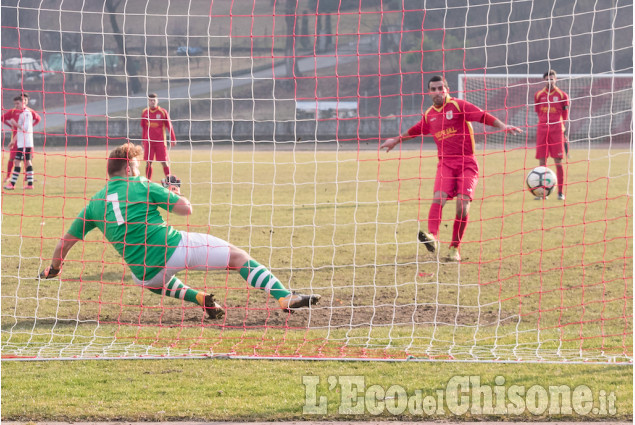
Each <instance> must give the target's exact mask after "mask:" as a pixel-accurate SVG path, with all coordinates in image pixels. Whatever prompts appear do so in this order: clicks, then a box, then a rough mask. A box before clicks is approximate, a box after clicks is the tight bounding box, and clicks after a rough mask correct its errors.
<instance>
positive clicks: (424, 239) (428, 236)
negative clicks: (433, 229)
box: [419, 230, 439, 252]
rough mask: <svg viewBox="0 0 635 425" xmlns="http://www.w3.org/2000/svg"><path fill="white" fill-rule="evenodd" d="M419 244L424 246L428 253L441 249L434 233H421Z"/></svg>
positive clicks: (421, 231)
mask: <svg viewBox="0 0 635 425" xmlns="http://www.w3.org/2000/svg"><path fill="white" fill-rule="evenodd" d="M419 242H421V243H422V244H424V245H425V246H426V248H427V249H428V251H430V252H435V251H436V250H437V249H438V248H439V241H438V240H437V238H435V237H434V235H433V234H432V233H428V232H424V231H423V230H420V231H419Z"/></svg>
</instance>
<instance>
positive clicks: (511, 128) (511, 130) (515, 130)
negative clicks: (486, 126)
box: [492, 118, 523, 134]
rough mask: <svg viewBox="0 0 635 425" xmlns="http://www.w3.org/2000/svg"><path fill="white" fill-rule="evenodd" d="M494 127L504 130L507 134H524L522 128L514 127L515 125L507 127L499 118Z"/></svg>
mask: <svg viewBox="0 0 635 425" xmlns="http://www.w3.org/2000/svg"><path fill="white" fill-rule="evenodd" d="M492 126H493V127H496V128H499V129H501V130H503V131H504V132H505V133H511V134H521V133H522V132H523V131H522V130H521V129H520V128H518V127H514V126H513V125H507V124H505V123H504V122H502V121H501V120H499V119H498V118H497V119H496V120H495V121H494V123H493V124H492Z"/></svg>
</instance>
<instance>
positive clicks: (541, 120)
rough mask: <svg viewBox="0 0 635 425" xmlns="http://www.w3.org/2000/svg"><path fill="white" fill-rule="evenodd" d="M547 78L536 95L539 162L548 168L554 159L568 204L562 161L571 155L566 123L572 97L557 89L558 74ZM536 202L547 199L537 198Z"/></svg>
mask: <svg viewBox="0 0 635 425" xmlns="http://www.w3.org/2000/svg"><path fill="white" fill-rule="evenodd" d="M543 79H544V80H545V88H544V89H542V90H539V91H538V92H536V94H535V96H534V105H535V106H534V107H535V109H536V114H538V128H537V131H536V159H537V160H538V162H539V163H540V165H541V166H543V167H544V166H545V165H546V164H547V157H548V156H551V157H552V158H553V161H554V162H555V163H556V175H557V177H558V199H559V200H561V201H564V192H563V190H562V188H563V186H564V167H563V166H562V158H563V157H564V156H565V155H567V153H568V152H567V151H568V149H567V148H568V141H567V126H566V122H567V121H568V120H569V95H568V94H566V93H565V92H563V91H562V90H560V89H559V88H558V87H556V81H557V80H558V76H557V74H556V71H553V70H549V71H547V72H545V74H544V75H543ZM535 199H536V200H540V199H543V198H542V197H541V196H536V198H535ZM545 199H546V197H545Z"/></svg>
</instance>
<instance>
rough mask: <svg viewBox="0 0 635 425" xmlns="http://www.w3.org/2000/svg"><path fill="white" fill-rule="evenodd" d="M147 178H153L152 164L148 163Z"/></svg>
mask: <svg viewBox="0 0 635 425" xmlns="http://www.w3.org/2000/svg"><path fill="white" fill-rule="evenodd" d="M146 178H147V179H148V180H152V165H149V164H148V165H146Z"/></svg>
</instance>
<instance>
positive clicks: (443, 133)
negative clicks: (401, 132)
mask: <svg viewBox="0 0 635 425" xmlns="http://www.w3.org/2000/svg"><path fill="white" fill-rule="evenodd" d="M470 121H478V122H481V123H485V124H488V125H492V123H493V122H494V121H495V118H494V117H493V116H492V115H490V114H488V113H487V112H485V111H483V110H481V109H480V108H478V107H476V106H474V105H472V104H471V103H470V102H467V101H465V100H461V99H455V98H452V97H450V96H447V97H446V99H445V102H444V103H443V106H441V107H440V108H437V107H436V106H434V105H432V106H431V107H429V108H428V110H427V111H426V112H425V113H424V114H423V119H422V120H421V121H419V123H418V124H416V125H414V126H413V127H412V128H410V130H408V134H409V135H410V136H419V135H426V134H432V136H433V137H434V142H435V143H436V144H437V149H438V152H439V159H440V160H443V159H444V158H445V159H450V158H461V157H465V156H469V157H473V156H474V130H472V124H470Z"/></svg>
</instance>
